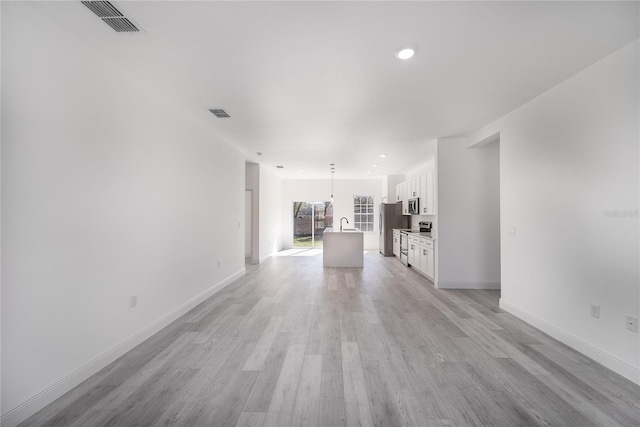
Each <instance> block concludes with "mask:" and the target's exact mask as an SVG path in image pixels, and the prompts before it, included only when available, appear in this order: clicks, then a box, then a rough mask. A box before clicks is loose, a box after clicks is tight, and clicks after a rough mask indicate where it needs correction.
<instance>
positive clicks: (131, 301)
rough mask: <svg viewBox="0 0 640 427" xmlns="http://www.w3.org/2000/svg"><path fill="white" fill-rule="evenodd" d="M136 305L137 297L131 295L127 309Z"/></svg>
mask: <svg viewBox="0 0 640 427" xmlns="http://www.w3.org/2000/svg"><path fill="white" fill-rule="evenodd" d="M136 305H138V295H131V296H130V297H129V307H130V308H133V307H135V306H136Z"/></svg>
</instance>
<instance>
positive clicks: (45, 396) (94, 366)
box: [0, 267, 246, 427]
mask: <svg viewBox="0 0 640 427" xmlns="http://www.w3.org/2000/svg"><path fill="white" fill-rule="evenodd" d="M245 274H246V269H245V268H244V267H243V268H242V269H240V270H238V271H237V272H235V273H233V274H232V275H230V276H228V277H227V278H225V279H223V280H222V281H220V282H218V283H216V284H215V285H213V286H212V287H210V288H209V289H207V290H206V291H204V292H202V293H201V294H199V295H196V296H195V297H193V298H191V299H190V300H189V301H187V302H185V303H184V304H182V305H180V306H179V307H176V308H175V309H173V310H172V311H170V312H169V313H167V314H166V315H164V316H162V317H161V318H160V319H158V320H156V321H155V322H153V323H152V324H150V325H149V326H147V327H145V328H144V329H142V330H141V331H139V332H137V333H136V334H134V335H133V336H131V337H129V338H127V339H126V340H124V341H122V342H121V343H120V344H117V345H116V346H115V347H112V348H111V349H109V350H107V351H105V352H104V353H102V354H101V355H100V356H98V357H96V358H95V359H93V360H92V361H90V362H89V363H87V364H85V365H84V366H81V367H80V368H78V369H76V370H75V371H74V372H72V373H70V374H69V375H67V376H66V377H64V378H62V379H60V380H59V381H57V382H55V383H54V384H52V385H50V386H49V387H47V388H46V389H44V390H42V391H41V392H40V393H38V394H36V395H34V396H33V397H31V398H29V399H27V400H26V401H25V402H23V403H21V404H20V405H18V406H16V407H15V408H13V409H11V410H9V411H7V412H6V413H4V414H2V417H1V418H0V425H2V426H3V427H14V426H16V425H18V424H20V423H21V422H22V421H24V420H26V419H27V418H29V417H30V416H31V415H33V414H35V413H36V412H38V411H39V410H40V409H42V408H44V407H45V406H47V405H48V404H49V403H51V402H53V401H54V400H56V399H57V398H59V397H61V396H62V395H63V394H65V393H66V392H68V391H70V390H71V389H72V388H74V387H75V386H77V385H78V384H80V383H81V382H83V381H85V380H86V379H88V378H89V377H91V376H92V375H94V374H95V373H97V372H98V371H100V370H101V369H102V368H104V367H106V366H107V365H109V364H110V363H111V362H113V361H115V360H116V359H118V358H119V357H120V356H122V355H124V354H125V353H127V352H128V351H131V350H132V349H133V348H135V347H136V346H137V345H139V344H141V343H142V342H144V341H145V340H146V339H148V338H150V337H151V336H153V335H154V334H155V333H157V332H159V331H160V330H162V329H163V328H164V327H166V326H167V325H169V324H170V323H171V322H173V321H175V320H176V319H178V318H179V317H180V316H182V315H184V314H185V313H187V312H188V311H189V310H191V309H192V308H194V307H196V306H197V305H198V304H200V303H201V302H203V301H204V300H206V299H207V298H209V297H210V296H212V295H214V294H215V293H216V292H218V291H220V290H221V289H223V288H224V287H225V286H227V285H229V284H230V283H232V282H233V281H234V280H236V279H238V278H240V277H242V276H243V275H245Z"/></svg>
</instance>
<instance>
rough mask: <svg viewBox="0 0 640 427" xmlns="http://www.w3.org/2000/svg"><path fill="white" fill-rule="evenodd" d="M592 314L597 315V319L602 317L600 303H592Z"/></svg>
mask: <svg viewBox="0 0 640 427" xmlns="http://www.w3.org/2000/svg"><path fill="white" fill-rule="evenodd" d="M591 316H592V317H595V318H597V319H599V318H600V306H599V305H595V304H591Z"/></svg>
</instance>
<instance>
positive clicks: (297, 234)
mask: <svg viewBox="0 0 640 427" xmlns="http://www.w3.org/2000/svg"><path fill="white" fill-rule="evenodd" d="M329 227H333V205H332V204H331V202H293V247H294V248H322V235H323V233H324V229H325V228H329Z"/></svg>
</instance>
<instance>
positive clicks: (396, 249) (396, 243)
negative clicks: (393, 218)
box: [393, 231, 400, 257]
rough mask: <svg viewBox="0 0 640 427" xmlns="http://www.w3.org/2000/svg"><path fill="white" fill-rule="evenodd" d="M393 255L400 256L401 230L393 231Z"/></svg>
mask: <svg viewBox="0 0 640 427" xmlns="http://www.w3.org/2000/svg"><path fill="white" fill-rule="evenodd" d="M393 255H395V256H397V257H400V232H399V231H394V232H393Z"/></svg>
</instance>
